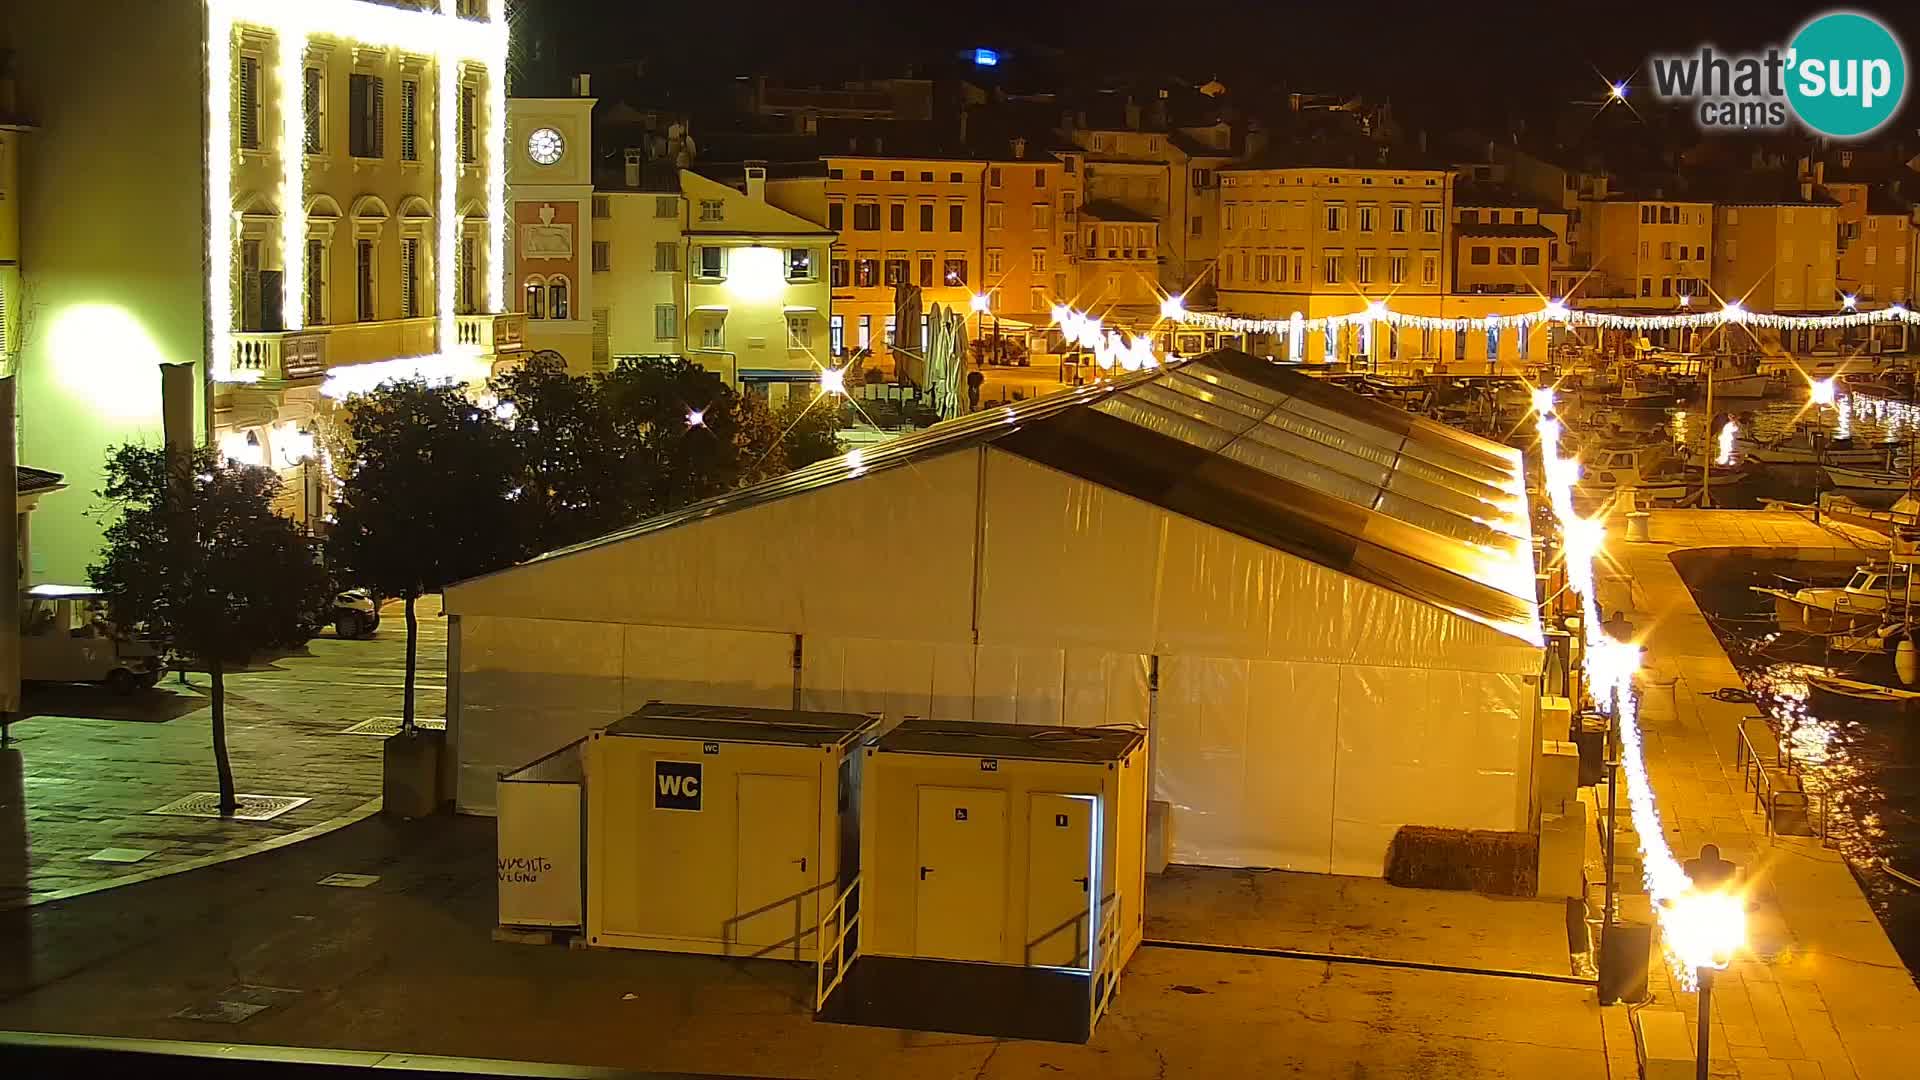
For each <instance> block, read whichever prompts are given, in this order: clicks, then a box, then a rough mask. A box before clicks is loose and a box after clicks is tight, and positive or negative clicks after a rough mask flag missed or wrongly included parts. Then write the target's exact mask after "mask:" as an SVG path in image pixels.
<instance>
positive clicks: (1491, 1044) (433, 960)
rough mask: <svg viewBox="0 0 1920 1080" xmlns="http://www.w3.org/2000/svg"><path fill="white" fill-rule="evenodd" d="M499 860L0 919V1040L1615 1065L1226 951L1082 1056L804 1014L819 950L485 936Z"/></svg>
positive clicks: (546, 1052) (1557, 1021)
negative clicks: (704, 948)
mask: <svg viewBox="0 0 1920 1080" xmlns="http://www.w3.org/2000/svg"><path fill="white" fill-rule="evenodd" d="M494 855H495V851H494V826H493V822H492V821H491V820H490V819H485V818H472V817H460V818H455V817H436V818H429V819H425V820H421V821H413V822H395V821H392V820H389V819H387V818H385V817H381V816H376V817H374V818H371V819H369V820H367V821H363V822H360V823H359V824H356V825H352V826H349V827H347V828H344V829H339V830H336V831H334V832H331V833H328V834H327V835H325V836H321V837H317V838H315V839H313V840H311V841H309V842H306V843H302V844H298V845H294V846H291V847H287V848H284V849H282V850H279V851H274V852H271V853H268V854H265V855H261V856H258V857H255V858H249V859H242V860H239V861H236V862H229V863H225V864H223V865H220V866H217V867H213V868H211V869H207V870H201V871H196V872H194V873H191V874H181V875H177V876H173V877H168V878H164V879H160V880H156V881H150V882H145V883H142V884H139V885H135V886H132V887H130V888H124V889H114V890H110V891H107V892H102V893H99V894H96V895H92V896H83V897H78V898H75V899H71V900H64V901H61V902H59V903H56V904H46V905H41V906H38V907H34V908H28V909H22V910H18V911H14V912H11V913H0V1030H27V1031H59V1032H67V1033H73V1034H109V1035H116V1036H125V1037H136V1038H156V1039H192V1040H199V1041H223V1042H247V1043H264V1044H275V1045H283V1046H316V1047H331V1048H339V1049H378V1050H384V1051H391V1052H411V1053H421V1054H452V1055H460V1056H464V1057H484V1058H501V1059H514V1060H523V1061H560V1062H565V1063H569V1064H581V1065H602V1066H613V1067H621V1068H632V1069H646V1070H659V1071H686V1072H696V1073H719V1074H727V1075H735V1074H737V1075H746V1076H767V1077H794V1078H799V1077H819V1078H822V1080H827V1078H844V1077H953V1078H960V1077H966V1078H972V1080H1023V1078H1030V1077H1041V1076H1046V1077H1061V1078H1073V1077H1088V1078H1099V1080H1165V1078H1168V1077H1239V1076H1248V1077H1256V1076H1257V1077H1267V1076H1275V1077H1280V1076H1313V1077H1323V1076H1324V1077H1336V1076H1337V1077H1423V1078H1427V1080H1541V1078H1543V1077H1545V1078H1552V1080H1607V1076H1608V1074H1607V1069H1606V1058H1605V1054H1604V1052H1603V1050H1602V1047H1601V1045H1600V1020H1599V1014H1600V1009H1599V1007H1598V1006H1597V1005H1596V1004H1595V1003H1594V995H1593V991H1592V989H1591V988H1590V987H1587V986H1578V985H1561V984H1557V983H1553V982H1542V981H1537V980H1529V979H1518V978H1504V977H1489V976H1485V975H1472V974H1461V973H1455V972H1451V971H1434V970H1410V969H1407V968H1403V967H1396V966H1388V965H1378V964H1342V963H1326V962H1322V961H1315V960H1301V959H1291V958H1282V957H1271V956H1259V955H1247V954H1245V953H1242V952H1235V951H1194V950H1187V949H1173V948H1155V947H1146V948H1142V949H1141V950H1139V952H1138V953H1137V954H1136V955H1135V957H1134V959H1133V962H1132V963H1131V964H1130V965H1129V966H1128V969H1127V972H1126V974H1125V975H1124V976H1123V977H1122V979H1121V980H1120V984H1119V989H1118V991H1117V993H1116V996H1115V998H1114V1002H1113V1006H1112V1009H1111V1011H1110V1012H1108V1013H1107V1015H1106V1018H1105V1019H1103V1020H1102V1021H1101V1025H1100V1029H1099V1031H1098V1032H1097V1033H1096V1034H1095V1036H1094V1039H1093V1041H1092V1042H1091V1043H1089V1044H1087V1045H1084V1046H1080V1045H1069V1044H1060V1043H1048V1042H1017V1041H1005V1040H996V1039H991V1038H981V1037H973V1036H955V1035H941V1034H933V1033H922V1032H910V1031H896V1030H891V1029H882V1028H867V1027H853V1026H847V1025H841V1024H834V1023H826V1022H820V1021H816V1020H815V1019H814V1018H813V994H814V978H815V973H814V969H813V967H812V965H809V964H796V963H789V962H784V961H778V960H741V959H731V958H726V957H715V956H692V955H683V954H675V953H650V952H639V951H633V950H623V949H584V950H582V949H569V948H567V947H565V946H559V945H517V944H502V943H499V942H495V941H493V940H492V939H491V931H492V928H493V924H494V918H495V892H496V888H497V886H496V884H495V878H494ZM335 874H357V875H366V877H363V878H358V879H354V881H355V883H356V884H358V885H361V886H362V887H358V888H337V887H330V886H328V885H326V884H322V883H321V882H322V879H325V878H329V877H331V876H332V875H335ZM369 879H371V880H369ZM1414 910H1416V911H1417V910H1420V909H1418V908H1416V909H1414ZM1370 917H1371V916H1369V915H1367V914H1366V913H1357V914H1356V915H1355V919H1356V920H1365V919H1368V918H1370ZM1415 917H1417V916H1415ZM1425 932H1426V933H1428V934H1432V933H1434V930H1433V929H1432V928H1429V929H1428V930H1427V931H1425ZM223 1001H225V1002H231V1003H232V1004H231V1005H229V1006H226V1007H222V1005H221V1003H222V1002H223Z"/></svg>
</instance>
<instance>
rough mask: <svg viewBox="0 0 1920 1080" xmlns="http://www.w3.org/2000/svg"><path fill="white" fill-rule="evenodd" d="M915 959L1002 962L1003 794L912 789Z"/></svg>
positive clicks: (1004, 906)
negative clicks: (915, 800) (915, 799)
mask: <svg viewBox="0 0 1920 1080" xmlns="http://www.w3.org/2000/svg"><path fill="white" fill-rule="evenodd" d="M918 850H919V857H920V862H919V868H918V875H919V881H918V882H917V883H916V884H917V886H918V894H917V897H916V899H915V905H914V907H915V918H914V943H913V951H914V954H915V955H916V956H925V957H931V958H934V959H940V960H983V961H989V962H996V963H997V962H999V961H1002V960H1004V959H1005V958H1006V922H1007V793H1006V792H1004V791H994V790H990V789H986V788H946V787H923V788H921V789H920V844H919V849H918Z"/></svg>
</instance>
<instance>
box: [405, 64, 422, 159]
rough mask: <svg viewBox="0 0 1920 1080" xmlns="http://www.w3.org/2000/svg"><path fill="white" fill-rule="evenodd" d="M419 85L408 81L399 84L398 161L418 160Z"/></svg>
mask: <svg viewBox="0 0 1920 1080" xmlns="http://www.w3.org/2000/svg"><path fill="white" fill-rule="evenodd" d="M419 124H420V84H419V83H417V82H414V81H413V80H411V79H409V80H407V81H406V82H403V83H401V84H400V160H401V161H418V160H420V153H419V149H420V142H419V130H420V128H419Z"/></svg>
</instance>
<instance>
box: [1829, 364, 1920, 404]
mask: <svg viewBox="0 0 1920 1080" xmlns="http://www.w3.org/2000/svg"><path fill="white" fill-rule="evenodd" d="M1840 382H1841V385H1843V386H1845V387H1846V388H1847V393H1849V394H1859V395H1860V396H1861V397H1870V398H1880V399H1881V400H1884V401H1912V400H1913V396H1914V387H1913V373H1912V372H1909V371H1882V372H1877V373H1875V374H1872V375H1842V376H1841V377H1840Z"/></svg>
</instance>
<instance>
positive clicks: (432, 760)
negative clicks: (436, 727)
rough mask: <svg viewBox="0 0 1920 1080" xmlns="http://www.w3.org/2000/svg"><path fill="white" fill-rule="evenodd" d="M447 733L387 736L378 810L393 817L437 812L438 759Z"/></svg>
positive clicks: (423, 732)
mask: <svg viewBox="0 0 1920 1080" xmlns="http://www.w3.org/2000/svg"><path fill="white" fill-rule="evenodd" d="M446 750H447V733H446V732H444V731H421V730H418V729H416V730H415V731H414V733H413V734H411V735H408V734H406V733H404V732H403V733H401V734H399V735H394V736H391V737H389V738H388V739H387V740H386V754H385V760H384V761H383V763H382V770H381V777H380V794H381V812H382V813H385V814H388V815H391V816H393V817H403V818H416V817H427V816H428V815H430V814H436V813H439V812H440V807H441V805H442V803H443V802H444V800H443V798H442V796H441V792H440V761H441V758H442V757H443V756H444V755H445V754H446Z"/></svg>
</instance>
